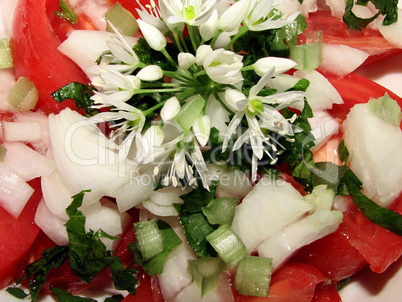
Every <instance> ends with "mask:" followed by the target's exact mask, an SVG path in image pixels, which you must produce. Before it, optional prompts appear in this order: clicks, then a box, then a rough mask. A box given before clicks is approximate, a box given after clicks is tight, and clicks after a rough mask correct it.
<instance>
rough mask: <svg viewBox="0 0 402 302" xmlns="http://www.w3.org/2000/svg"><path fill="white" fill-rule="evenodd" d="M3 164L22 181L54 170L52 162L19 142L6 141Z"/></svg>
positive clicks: (45, 174)
mask: <svg viewBox="0 0 402 302" xmlns="http://www.w3.org/2000/svg"><path fill="white" fill-rule="evenodd" d="M3 146H4V147H5V148H6V149H7V154H6V156H5V158H4V161H3V163H4V165H6V166H7V167H9V168H10V169H11V170H12V171H13V172H15V173H16V174H17V175H18V176H19V177H21V178H22V179H23V180H24V181H29V180H31V179H34V178H36V177H40V176H47V175H49V174H50V173H52V171H53V170H54V168H55V166H54V162H53V161H52V160H51V159H49V158H46V157H44V156H43V155H41V154H40V153H38V152H36V151H35V150H33V149H31V148H30V147H28V146H27V145H25V144H23V143H20V142H6V143H4V144H3Z"/></svg>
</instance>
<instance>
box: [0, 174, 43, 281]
mask: <svg viewBox="0 0 402 302" xmlns="http://www.w3.org/2000/svg"><path fill="white" fill-rule="evenodd" d="M28 184H29V185H30V186H31V187H32V188H34V189H35V191H34V193H33V195H32V196H31V198H30V199H29V201H28V203H27V204H26V206H25V208H24V210H23V211H22V212H21V214H20V216H19V217H18V218H15V217H14V216H12V215H11V214H10V213H8V212H7V211H6V210H4V209H3V208H2V207H0V217H1V219H0V288H2V287H4V286H6V285H7V284H9V283H10V282H11V281H13V280H14V278H15V277H16V276H17V275H19V274H20V271H21V270H22V269H23V268H24V264H25V263H26V262H25V259H26V254H27V253H28V250H29V248H30V247H31V245H32V243H33V242H34V240H35V238H36V236H37V235H38V233H39V228H38V227H37V226H36V224H34V223H33V220H34V217H35V213H36V208H37V206H38V204H39V201H40V199H41V198H42V192H41V186H40V179H39V178H37V179H34V180H32V181H30V182H29V183H28Z"/></svg>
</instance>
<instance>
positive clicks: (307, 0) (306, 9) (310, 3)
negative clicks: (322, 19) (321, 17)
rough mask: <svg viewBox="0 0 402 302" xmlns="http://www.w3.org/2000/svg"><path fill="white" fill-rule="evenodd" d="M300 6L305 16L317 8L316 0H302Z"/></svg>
mask: <svg viewBox="0 0 402 302" xmlns="http://www.w3.org/2000/svg"><path fill="white" fill-rule="evenodd" d="M301 6H302V10H301V12H302V14H303V16H306V17H308V14H309V13H314V12H316V11H317V10H318V5H317V0H304V1H303V3H302V5H301Z"/></svg>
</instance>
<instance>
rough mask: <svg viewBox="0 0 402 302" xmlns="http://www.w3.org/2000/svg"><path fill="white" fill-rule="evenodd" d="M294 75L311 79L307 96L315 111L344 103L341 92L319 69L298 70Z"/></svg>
mask: <svg viewBox="0 0 402 302" xmlns="http://www.w3.org/2000/svg"><path fill="white" fill-rule="evenodd" d="M294 75H295V76H297V77H299V78H306V79H307V80H309V81H310V85H309V86H308V88H307V90H306V98H307V100H308V103H309V105H310V106H311V109H312V110H313V112H317V111H320V110H325V109H330V108H332V104H343V100H342V97H341V96H340V94H339V92H338V91H337V90H336V89H335V88H334V86H332V84H331V83H330V82H329V81H328V80H327V79H326V78H325V77H324V76H323V75H322V74H321V73H319V72H318V71H316V70H310V71H308V70H298V71H296V72H295V73H294Z"/></svg>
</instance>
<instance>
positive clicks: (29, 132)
mask: <svg viewBox="0 0 402 302" xmlns="http://www.w3.org/2000/svg"><path fill="white" fill-rule="evenodd" d="M3 129H4V140H5V141H8V142H36V141H39V140H40V139H41V138H42V131H41V128H40V124H39V122H26V123H16V122H4V123H3Z"/></svg>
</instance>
